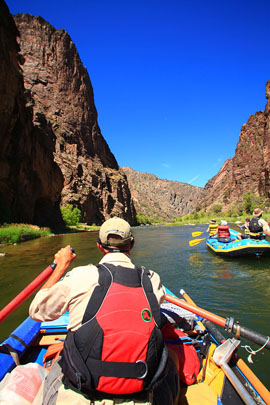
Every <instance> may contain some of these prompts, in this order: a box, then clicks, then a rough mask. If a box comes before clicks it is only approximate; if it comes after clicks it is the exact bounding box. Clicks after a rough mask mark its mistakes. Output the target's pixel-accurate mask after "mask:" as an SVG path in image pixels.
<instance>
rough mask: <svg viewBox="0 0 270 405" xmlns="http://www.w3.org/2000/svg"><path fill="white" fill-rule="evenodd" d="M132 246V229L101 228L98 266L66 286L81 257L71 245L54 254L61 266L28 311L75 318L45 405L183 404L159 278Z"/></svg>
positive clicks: (114, 222) (44, 317) (79, 271)
mask: <svg viewBox="0 0 270 405" xmlns="http://www.w3.org/2000/svg"><path fill="white" fill-rule="evenodd" d="M134 242H135V241H134V237H133V235H132V233H131V228H130V225H129V224H128V222H126V221H125V220H123V219H121V218H117V217H115V218H111V219H109V220H107V221H105V222H104V223H103V225H102V226H101V227H100V231H99V238H98V240H97V247H98V249H99V250H100V252H102V253H103V257H102V259H101V260H100V262H99V264H97V265H87V266H79V267H75V268H74V269H73V270H72V271H71V272H69V273H68V274H67V275H66V276H65V277H64V278H63V279H61V278H62V277H63V275H64V273H65V272H66V270H67V268H68V266H69V265H70V263H71V262H72V261H73V260H74V259H75V257H76V255H75V254H74V253H72V251H71V250H70V246H67V247H65V248H63V249H61V250H60V251H58V252H57V253H56V255H55V262H56V265H57V266H56V268H55V270H54V272H53V273H52V275H51V276H50V278H49V279H48V280H47V282H46V283H45V284H44V285H43V286H42V287H41V289H40V291H39V292H38V293H37V294H36V296H35V298H34V300H33V301H32V303H31V305H30V309H29V314H30V317H31V318H32V319H34V320H36V321H39V322H42V321H51V320H54V319H57V318H59V317H60V316H61V315H63V314H64V313H65V312H66V311H69V316H70V321H69V325H68V333H67V338H66V340H65V343H64V348H63V351H62V352H61V355H60V356H59V358H58V359H57V360H56V361H55V362H54V364H53V366H52V368H51V370H50V371H49V374H48V377H47V379H46V381H45V386H44V396H43V404H44V405H53V404H63V403H65V404H75V403H76V404H89V403H90V402H91V404H102V405H109V404H110V405H112V404H120V403H121V404H129V405H131V404H137V403H140V404H141V403H146V404H153V405H175V404H177V402H178V397H179V390H180V388H179V387H180V386H179V375H178V371H177V367H176V364H175V363H174V361H173V360H172V357H171V356H170V355H169V356H168V351H167V348H166V345H165V344H164V341H163V338H162V333H161V327H162V324H161V323H162V322H161V315H160V304H161V303H162V301H163V300H164V299H165V295H166V292H165V289H164V287H163V285H162V283H161V280H160V277H159V275H158V274H157V273H155V272H154V271H152V270H147V269H145V268H144V267H137V266H135V265H134V264H133V263H132V261H131V259H130V250H131V249H132V247H133V245H134ZM60 279H61V280H60ZM164 401H165V402H164Z"/></svg>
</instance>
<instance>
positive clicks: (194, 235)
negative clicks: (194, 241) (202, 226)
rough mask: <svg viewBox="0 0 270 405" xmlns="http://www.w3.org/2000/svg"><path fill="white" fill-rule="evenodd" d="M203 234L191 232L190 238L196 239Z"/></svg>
mask: <svg viewBox="0 0 270 405" xmlns="http://www.w3.org/2000/svg"><path fill="white" fill-rule="evenodd" d="M203 233H204V232H192V237H193V238H196V237H197V236H201V235H202V234H203Z"/></svg>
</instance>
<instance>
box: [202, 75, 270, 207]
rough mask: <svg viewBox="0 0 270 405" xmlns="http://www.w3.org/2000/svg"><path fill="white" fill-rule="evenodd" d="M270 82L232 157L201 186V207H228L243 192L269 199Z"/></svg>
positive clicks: (245, 126)
mask: <svg viewBox="0 0 270 405" xmlns="http://www.w3.org/2000/svg"><path fill="white" fill-rule="evenodd" d="M269 96H270V81H268V82H267V84H266V98H267V100H268V101H267V104H266V107H265V110H264V112H262V111H259V112H257V113H255V114H254V115H251V116H250V117H249V119H248V121H247V123H246V124H244V125H243V126H242V128H241V133H240V137H239V142H238V144H237V147H236V151H235V155H234V157H233V158H231V159H228V160H227V161H226V162H225V163H224V165H223V166H222V168H221V169H220V171H219V173H218V174H217V175H216V176H215V177H213V178H212V179H211V180H209V182H208V183H207V184H206V186H205V200H204V202H205V204H206V205H207V206H209V205H211V204H213V203H216V202H220V203H222V204H225V205H230V204H231V203H233V202H236V201H241V199H242V196H243V194H244V193H245V192H246V191H252V192H253V193H254V194H256V195H258V196H265V197H266V198H269V197H270V180H269V171H270V116H269V112H270V102H269Z"/></svg>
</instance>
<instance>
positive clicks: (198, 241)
mask: <svg viewBox="0 0 270 405" xmlns="http://www.w3.org/2000/svg"><path fill="white" fill-rule="evenodd" d="M205 239H206V238H202V239H193V240H190V241H189V246H195V245H198V244H199V243H201V242H202V241H203V240H205Z"/></svg>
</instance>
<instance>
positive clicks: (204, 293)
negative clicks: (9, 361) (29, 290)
mask: <svg viewBox="0 0 270 405" xmlns="http://www.w3.org/2000/svg"><path fill="white" fill-rule="evenodd" d="M205 230H206V226H205V225H198V226H196V227H195V226H172V227H169V226H166V227H164V226H145V227H138V228H133V234H134V236H135V241H136V242H135V246H134V248H133V250H132V253H131V257H132V260H133V261H134V263H136V264H137V265H144V266H146V267H148V268H150V269H153V270H155V271H156V272H158V273H159V275H160V277H161V280H162V282H163V284H165V285H166V286H167V287H168V288H169V289H170V290H171V291H173V292H174V293H175V294H176V295H179V290H180V289H181V288H183V289H184V290H185V291H186V292H187V293H188V294H189V295H190V296H191V298H192V299H193V300H194V301H195V302H196V304H197V305H198V306H200V307H202V308H205V309H207V310H208V311H211V312H213V313H215V314H218V315H220V316H222V317H224V318H227V317H228V316H233V317H234V318H235V319H236V320H238V321H239V322H240V324H242V325H243V326H246V327H248V328H250V329H253V330H255V331H258V332H260V333H262V334H264V335H266V336H270V326H269V319H270V305H269V298H270V257H261V258H259V259H257V258H231V259H230V258H221V257H218V256H216V255H214V254H213V253H212V252H210V251H208V249H207V247H206V244H205V241H203V242H201V243H200V244H198V245H196V246H193V247H190V246H189V244H188V242H189V240H191V239H194V238H192V236H191V234H192V232H194V231H205ZM203 236H204V235H202V236H200V238H201V237H203ZM96 239H97V232H83V233H74V234H65V235H59V236H53V237H46V238H40V239H36V240H33V241H28V242H24V243H22V244H19V245H17V246H7V247H2V248H1V249H0V253H6V255H5V256H0V268H1V271H0V286H1V297H0V308H2V307H4V306H5V305H6V304H7V303H8V302H9V301H10V300H11V299H12V298H14V296H15V295H16V294H18V293H19V292H20V291H21V290H22V289H23V288H24V287H25V286H26V285H27V284H29V283H30V282H31V281H32V280H33V279H34V278H35V277H36V276H37V275H38V274H39V273H40V272H41V271H42V270H44V269H45V268H46V267H47V266H48V264H50V263H51V262H52V260H53V257H54V253H55V252H56V251H57V250H58V249H60V248H61V247H64V246H66V245H68V244H70V245H71V246H72V247H73V248H74V249H75V251H76V253H77V258H76V261H75V262H73V263H72V266H73V267H74V266H75V265H76V266H77V265H85V264H88V263H97V262H98V261H99V260H100V259H101V253H100V252H99V251H98V249H97V248H96ZM71 268H72V267H71ZM30 302H31V297H30V298H29V299H28V300H27V301H26V302H25V303H24V304H22V305H21V307H19V308H18V309H17V310H16V311H15V312H14V313H13V314H12V315H10V317H8V318H7V319H6V320H5V321H4V322H3V323H2V324H1V330H0V338H1V339H3V338H4V337H7V336H8V334H9V333H10V332H12V330H13V329H15V327H16V326H17V325H18V324H19V323H20V322H21V321H22V320H23V319H24V318H25V317H26V316H27V311H28V306H29V303H30ZM222 332H224V331H222ZM224 334H225V335H226V333H225V332H224ZM242 345H251V346H252V348H253V349H254V350H257V349H258V346H256V345H252V344H251V343H249V342H247V341H244V340H243V341H242ZM240 354H241V356H242V357H243V359H244V360H245V361H246V360H247V356H248V353H247V352H246V351H245V350H244V349H240ZM252 359H253V361H254V364H250V365H249V366H250V368H251V369H252V370H253V371H254V372H255V373H256V374H257V375H258V377H259V378H260V379H261V380H262V381H263V382H264V384H265V385H266V386H267V387H268V389H269V387H270V352H269V351H268V350H262V351H260V352H259V353H258V354H257V355H255V356H253V357H252Z"/></svg>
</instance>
